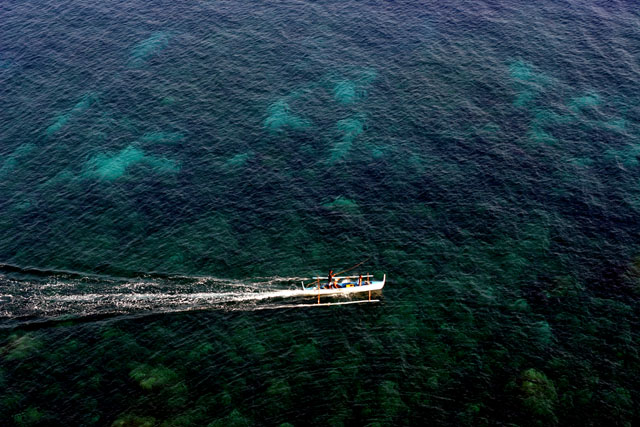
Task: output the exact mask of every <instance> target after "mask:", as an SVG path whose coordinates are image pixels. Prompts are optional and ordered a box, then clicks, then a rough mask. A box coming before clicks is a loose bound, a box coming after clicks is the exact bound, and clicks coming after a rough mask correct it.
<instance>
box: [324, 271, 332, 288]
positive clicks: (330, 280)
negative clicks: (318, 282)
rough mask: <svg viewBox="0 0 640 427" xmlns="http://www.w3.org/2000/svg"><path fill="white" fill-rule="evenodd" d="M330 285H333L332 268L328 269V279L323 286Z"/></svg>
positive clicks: (330, 286)
mask: <svg viewBox="0 0 640 427" xmlns="http://www.w3.org/2000/svg"><path fill="white" fill-rule="evenodd" d="M332 287H333V270H329V281H328V282H327V284H326V285H325V288H332Z"/></svg>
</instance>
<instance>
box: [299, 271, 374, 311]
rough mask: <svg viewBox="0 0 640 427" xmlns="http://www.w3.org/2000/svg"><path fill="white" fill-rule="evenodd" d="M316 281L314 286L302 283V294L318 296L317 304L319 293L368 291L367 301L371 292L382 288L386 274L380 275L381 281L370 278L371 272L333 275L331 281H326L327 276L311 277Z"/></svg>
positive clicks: (333, 293)
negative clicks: (359, 274)
mask: <svg viewBox="0 0 640 427" xmlns="http://www.w3.org/2000/svg"><path fill="white" fill-rule="evenodd" d="M313 279H314V280H315V281H316V283H315V285H314V286H310V287H309V286H305V285H304V282H303V283H302V295H305V296H316V295H317V296H318V304H320V296H321V295H346V294H354V293H359V292H369V301H371V292H373V291H379V290H381V289H382V288H384V283H385V282H386V281H387V275H386V274H385V275H384V276H383V277H382V280H381V281H375V280H371V279H373V275H372V274H367V275H362V276H334V277H332V281H331V283H329V282H328V280H329V277H317V276H316V277H313Z"/></svg>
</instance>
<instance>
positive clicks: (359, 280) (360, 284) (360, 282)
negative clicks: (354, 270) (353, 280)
mask: <svg viewBox="0 0 640 427" xmlns="http://www.w3.org/2000/svg"><path fill="white" fill-rule="evenodd" d="M358 286H362V274H361V275H360V277H358Z"/></svg>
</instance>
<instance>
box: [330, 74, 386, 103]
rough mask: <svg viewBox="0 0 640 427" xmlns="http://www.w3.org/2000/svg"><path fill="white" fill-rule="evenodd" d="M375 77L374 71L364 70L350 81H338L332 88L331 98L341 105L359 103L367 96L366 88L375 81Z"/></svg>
mask: <svg viewBox="0 0 640 427" xmlns="http://www.w3.org/2000/svg"><path fill="white" fill-rule="evenodd" d="M377 75H378V73H377V72H376V71H375V70H364V71H360V72H358V73H357V75H356V76H355V77H353V78H351V79H341V80H338V81H337V82H336V83H335V85H334V87H333V98H334V99H335V100H336V102H338V103H340V104H343V105H349V104H353V103H355V102H357V101H359V100H360V99H362V98H364V97H365V96H366V95H367V86H369V85H370V84H371V83H372V82H373V81H374V80H375V79H376V77H377Z"/></svg>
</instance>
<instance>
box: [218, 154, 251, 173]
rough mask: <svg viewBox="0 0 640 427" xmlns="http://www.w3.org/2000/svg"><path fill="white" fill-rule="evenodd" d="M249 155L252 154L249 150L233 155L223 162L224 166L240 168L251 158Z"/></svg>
mask: <svg viewBox="0 0 640 427" xmlns="http://www.w3.org/2000/svg"><path fill="white" fill-rule="evenodd" d="M251 156H252V153H250V152H248V153H240V154H236V155H235V156H233V157H231V158H230V159H228V160H227V161H226V162H225V163H224V166H225V168H227V169H236V168H240V167H242V166H244V165H245V164H246V163H247V161H248V160H249V159H250V158H251Z"/></svg>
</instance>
